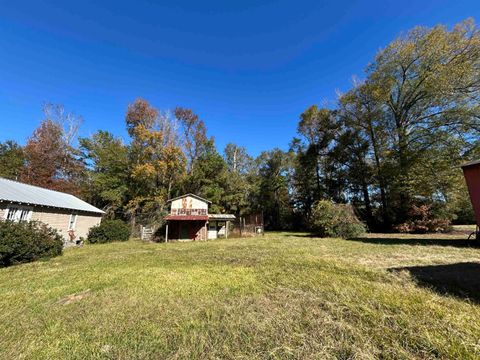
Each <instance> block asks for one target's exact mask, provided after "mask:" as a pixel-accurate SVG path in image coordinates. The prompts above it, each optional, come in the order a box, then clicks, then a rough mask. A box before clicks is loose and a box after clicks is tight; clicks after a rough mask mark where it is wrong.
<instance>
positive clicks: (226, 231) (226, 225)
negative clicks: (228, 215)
mask: <svg viewBox="0 0 480 360" xmlns="http://www.w3.org/2000/svg"><path fill="white" fill-rule="evenodd" d="M228 223H229V221H228V220H227V221H225V239H228Z"/></svg>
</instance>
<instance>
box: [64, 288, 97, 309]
mask: <svg viewBox="0 0 480 360" xmlns="http://www.w3.org/2000/svg"><path fill="white" fill-rule="evenodd" d="M90 292H91V290H90V289H87V290H85V291H82V292H79V293H76V294H70V295H67V296H65V297H64V298H63V299H60V300H58V301H57V304H59V305H68V304H71V303H73V302H76V301H80V300H82V299H83V298H85V297H86V296H88V294H89V293H90Z"/></svg>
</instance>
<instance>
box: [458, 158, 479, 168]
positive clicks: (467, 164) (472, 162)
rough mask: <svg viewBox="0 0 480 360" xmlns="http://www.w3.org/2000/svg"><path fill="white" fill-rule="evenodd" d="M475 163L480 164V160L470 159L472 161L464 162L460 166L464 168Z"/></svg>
mask: <svg viewBox="0 0 480 360" xmlns="http://www.w3.org/2000/svg"><path fill="white" fill-rule="evenodd" d="M473 165H480V160H475V161H470V162H468V163H465V164H462V165H460V166H461V167H462V168H463V167H468V166H473Z"/></svg>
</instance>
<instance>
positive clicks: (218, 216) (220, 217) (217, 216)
mask: <svg viewBox="0 0 480 360" xmlns="http://www.w3.org/2000/svg"><path fill="white" fill-rule="evenodd" d="M208 218H209V219H211V220H235V215H233V214H208Z"/></svg>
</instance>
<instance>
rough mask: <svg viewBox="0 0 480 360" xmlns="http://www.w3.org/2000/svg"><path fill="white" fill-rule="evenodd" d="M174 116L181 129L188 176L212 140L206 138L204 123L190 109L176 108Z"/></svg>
mask: <svg viewBox="0 0 480 360" xmlns="http://www.w3.org/2000/svg"><path fill="white" fill-rule="evenodd" d="M174 114H175V118H176V119H177V121H178V122H179V123H180V125H181V128H182V132H183V147H184V153H185V155H186V158H187V174H190V173H191V172H192V169H193V167H194V163H195V161H196V160H197V159H198V158H200V157H201V156H202V155H203V154H205V153H206V152H207V151H209V146H210V143H213V139H208V138H207V130H206V127H205V123H204V122H203V121H202V120H201V119H200V118H199V117H198V115H196V114H195V113H194V112H193V111H192V110H191V109H187V108H182V107H177V108H175V111H174Z"/></svg>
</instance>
